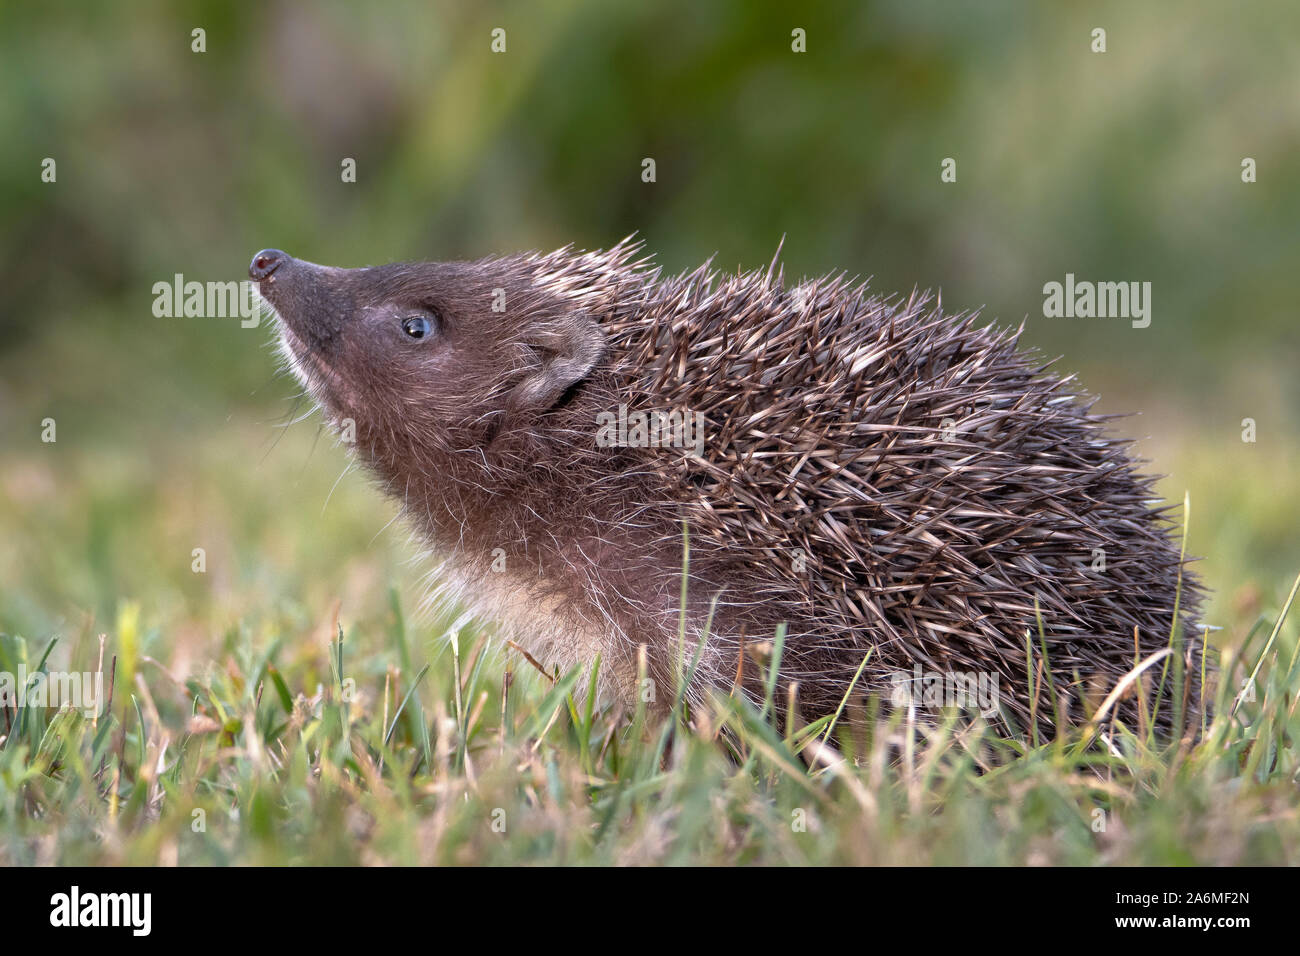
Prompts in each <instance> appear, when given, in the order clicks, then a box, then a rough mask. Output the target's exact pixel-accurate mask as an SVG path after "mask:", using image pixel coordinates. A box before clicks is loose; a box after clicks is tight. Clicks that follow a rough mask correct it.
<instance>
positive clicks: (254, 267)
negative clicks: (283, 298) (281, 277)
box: [248, 249, 289, 282]
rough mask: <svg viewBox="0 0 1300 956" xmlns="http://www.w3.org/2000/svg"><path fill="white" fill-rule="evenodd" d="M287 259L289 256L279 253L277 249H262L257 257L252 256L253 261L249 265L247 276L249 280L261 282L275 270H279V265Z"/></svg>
mask: <svg viewBox="0 0 1300 956" xmlns="http://www.w3.org/2000/svg"><path fill="white" fill-rule="evenodd" d="M288 258H289V254H288V253H286V252H281V251H280V250H279V249H263V250H262V251H261V252H259V253H258V254H257V255H255V256H253V261H252V262H251V263H249V266H248V274H249V276H250V277H251V278H253V279H256V280H257V281H258V282H261V281H262V280H263V279H265V278H266V277H267V276H269V275H270V274H271V273H272V272H274V271H275V270H276V269H278V268H280V263H282V262H284V260H285V259H288Z"/></svg>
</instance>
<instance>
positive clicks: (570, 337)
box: [506, 312, 605, 419]
mask: <svg viewBox="0 0 1300 956" xmlns="http://www.w3.org/2000/svg"><path fill="white" fill-rule="evenodd" d="M526 341H527V344H528V345H529V346H530V347H532V348H533V349H534V350H535V351H536V353H537V355H538V360H539V361H540V362H541V368H539V369H535V370H533V371H530V372H529V374H528V375H527V377H525V378H524V379H523V381H521V382H520V383H519V384H518V385H516V386H515V387H514V389H513V390H512V391H511V392H510V395H509V397H508V398H507V399H506V418H507V419H509V418H510V417H512V416H513V415H514V413H516V412H521V411H524V410H531V411H534V412H544V411H546V409H548V408H550V407H551V406H552V405H554V404H555V403H556V402H558V401H559V400H560V396H562V395H563V394H564V393H565V392H566V391H568V390H569V389H570V388H571V387H573V386H574V385H576V384H577V383H578V382H581V381H582V380H583V379H584V378H586V377H587V375H588V374H590V372H591V370H592V369H593V368H595V367H596V363H597V362H599V361H600V360H601V358H602V356H604V354H605V334H604V332H602V331H601V328H600V323H598V322H597V321H596V320H595V319H593V318H592V317H591V316H589V315H587V314H586V313H585V312H572V313H569V314H568V315H565V316H564V317H562V318H561V319H559V320H558V321H555V322H550V323H546V324H539V325H538V326H536V327H534V328H533V329H532V330H530V334H529V336H528V338H527V340H526Z"/></svg>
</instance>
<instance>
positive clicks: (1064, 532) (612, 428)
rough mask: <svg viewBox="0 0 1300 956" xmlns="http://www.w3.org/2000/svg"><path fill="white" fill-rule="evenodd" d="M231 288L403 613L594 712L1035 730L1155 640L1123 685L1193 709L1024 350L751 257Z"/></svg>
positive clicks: (1152, 590)
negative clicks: (344, 458) (749, 267)
mask: <svg viewBox="0 0 1300 956" xmlns="http://www.w3.org/2000/svg"><path fill="white" fill-rule="evenodd" d="M249 274H250V276H251V278H252V279H253V280H255V281H256V282H257V284H258V288H259V291H260V293H261V295H262V298H263V299H264V300H265V301H266V302H267V303H269V305H270V306H271V307H272V309H273V310H274V312H275V314H276V316H277V318H278V321H277V325H278V327H279V331H280V337H281V343H282V353H283V356H284V359H285V362H286V364H287V366H288V367H289V368H290V369H291V370H292V371H293V373H294V374H295V375H296V376H297V378H298V379H299V380H300V381H301V383H302V384H303V386H304V387H305V390H306V392H307V393H308V394H309V395H310V396H311V397H312V399H314V401H315V402H316V403H317V404H318V405H319V406H320V407H321V409H322V410H323V413H324V416H325V417H326V419H327V420H328V421H329V422H330V423H332V424H333V425H334V426H335V427H336V428H338V429H340V431H341V433H343V434H345V435H346V436H347V438H348V440H349V441H350V444H351V448H352V451H353V454H355V456H356V457H357V458H358V459H360V461H362V462H363V463H364V464H365V465H366V466H367V468H368V470H369V471H370V473H371V474H372V475H373V477H374V478H375V480H376V481H377V483H378V484H379V486H380V487H381V488H382V489H383V490H384V491H385V492H386V493H387V494H388V495H390V496H391V497H392V498H393V499H395V500H396V501H397V502H398V503H400V506H401V509H402V511H403V513H404V514H405V516H406V518H407V519H408V521H409V523H410V524H411V526H412V529H413V531H414V532H415V534H416V535H417V536H418V538H419V539H420V540H421V541H422V542H424V543H425V544H426V545H427V548H428V553H429V554H430V555H431V556H432V560H433V565H434V568H433V572H432V574H431V581H432V582H433V583H432V584H431V594H430V598H431V600H432V601H434V602H435V603H437V602H446V603H447V604H449V605H454V606H458V607H461V608H467V609H468V610H469V612H470V613H473V614H475V615H478V616H480V617H481V618H482V619H484V620H487V621H491V622H494V623H495V625H496V628H497V630H498V632H499V633H500V634H501V635H502V636H503V637H504V638H506V639H507V640H508V641H510V642H513V643H514V644H515V645H517V646H518V647H520V648H521V649H523V650H524V651H525V652H526V653H527V654H528V655H529V656H530V657H531V658H532V659H533V660H534V661H536V662H540V663H541V664H542V665H543V666H544V667H545V668H547V669H548V671H549V672H551V673H557V672H566V671H569V670H570V669H573V668H580V669H581V672H582V673H583V674H592V673H594V675H595V678H594V680H595V685H594V687H593V688H592V691H593V692H594V693H596V694H598V695H599V699H601V700H603V701H607V702H624V703H626V704H628V705H631V706H635V705H636V703H637V702H638V701H643V702H644V701H651V702H654V701H658V702H663V701H669V702H672V701H674V700H675V699H682V700H684V701H685V702H686V703H687V705H688V706H691V705H695V706H698V705H700V704H701V703H703V702H704V701H706V700H708V699H709V698H710V697H711V695H715V694H721V695H732V696H739V697H741V698H744V699H746V700H749V701H750V702H758V701H760V700H762V699H764V692H765V688H766V687H767V685H768V680H767V678H768V677H769V675H771V676H774V677H775V679H776V680H777V681H779V686H780V688H781V691H780V693H779V694H778V695H777V696H778V697H779V699H780V700H781V701H789V702H791V704H792V706H794V707H795V708H796V709H797V716H798V717H799V718H800V719H802V720H810V719H814V718H816V717H818V716H823V715H826V714H829V713H833V712H840V711H841V710H842V709H843V708H844V707H845V705H846V704H847V703H849V702H850V701H853V702H855V703H854V706H857V705H858V704H861V703H862V701H863V699H864V698H865V697H869V696H871V695H875V696H876V697H877V698H878V699H879V700H883V701H887V702H889V703H890V706H907V707H909V708H913V710H914V711H915V710H916V709H918V708H919V709H920V710H922V711H929V710H931V709H933V708H936V707H941V706H943V705H944V704H951V703H953V700H952V699H950V698H947V699H939V698H940V697H942V696H943V695H939V697H935V696H934V695H929V696H927V695H923V694H921V693H919V692H918V691H919V690H920V688H921V687H923V686H924V687H926V688H927V689H929V690H934V689H936V688H940V689H941V688H944V687H953V686H955V687H958V688H961V687H963V686H964V687H966V688H967V689H968V690H969V689H971V688H973V687H974V686H975V685H974V683H966V684H963V683H962V682H963V681H967V682H973V681H976V680H979V681H985V682H987V684H981V685H980V686H988V687H991V688H992V689H993V700H994V706H993V707H992V708H989V709H988V710H986V711H985V716H986V717H990V718H991V719H992V720H993V721H995V722H997V723H999V724H1000V725H1001V726H1003V727H1005V728H1006V729H1007V730H1008V731H1009V732H1012V733H1014V732H1017V731H1024V730H1025V729H1026V728H1027V727H1028V726H1029V725H1030V723H1031V722H1036V725H1035V726H1036V728H1037V727H1041V728H1042V729H1043V730H1045V731H1052V730H1054V729H1057V725H1058V724H1081V723H1083V722H1085V721H1087V720H1089V719H1090V718H1092V717H1093V715H1094V711H1095V710H1096V708H1097V705H1098V703H1099V702H1100V701H1101V699H1102V698H1103V697H1104V696H1105V695H1106V694H1107V692H1109V691H1111V690H1112V689H1113V688H1115V687H1116V686H1117V685H1118V684H1119V683H1120V681H1121V680H1122V678H1123V677H1124V675H1126V674H1127V673H1128V672H1130V671H1132V670H1133V669H1134V667H1135V666H1136V665H1137V664H1138V663H1139V662H1140V661H1145V660H1146V659H1147V658H1149V657H1150V656H1151V655H1153V654H1156V653H1158V652H1160V651H1161V649H1162V648H1165V647H1166V646H1169V645H1170V644H1171V643H1172V644H1173V646H1174V647H1176V648H1181V649H1182V650H1183V652H1184V656H1183V657H1182V658H1178V657H1177V656H1173V655H1171V656H1170V657H1169V658H1166V660H1165V663H1164V665H1163V667H1164V668H1165V673H1168V668H1169V663H1170V661H1171V660H1173V661H1175V662H1176V666H1175V673H1176V674H1178V675H1182V674H1183V673H1184V671H1185V675H1186V676H1185V680H1179V681H1178V682H1177V684H1176V683H1175V681H1173V680H1170V681H1169V682H1168V683H1166V681H1165V680H1164V679H1163V678H1162V679H1161V680H1159V682H1158V686H1153V685H1155V684H1156V682H1154V681H1152V680H1150V678H1152V676H1153V675H1155V674H1157V673H1159V672H1160V671H1161V668H1159V667H1155V668H1152V669H1151V670H1150V672H1149V673H1147V675H1146V679H1147V681H1148V686H1147V696H1146V697H1145V702H1146V704H1147V705H1148V708H1149V707H1150V704H1151V703H1152V700H1153V695H1154V694H1157V693H1158V692H1159V690H1160V688H1164V690H1165V699H1163V700H1161V702H1160V704H1161V706H1159V707H1158V708H1154V710H1155V713H1156V724H1157V727H1158V729H1163V730H1164V731H1167V732H1175V733H1177V732H1181V729H1180V728H1178V727H1175V726H1174V720H1175V717H1174V714H1175V712H1176V711H1177V713H1179V714H1188V713H1193V712H1195V711H1196V708H1197V707H1198V705H1199V701H1200V693H1199V690H1200V688H1199V677H1198V672H1199V670H1200V666H1199V664H1198V662H1199V661H1200V657H1198V656H1197V652H1198V650H1200V648H1201V645H1200V643H1199V640H1198V634H1197V629H1196V626H1195V624H1194V623H1193V622H1194V621H1195V620H1196V615H1197V612H1198V609H1199V607H1200V604H1201V602H1202V600H1203V590H1202V588H1201V585H1200V584H1199V582H1198V581H1197V579H1196V577H1195V576H1194V574H1193V573H1192V572H1191V571H1190V570H1189V569H1188V568H1187V567H1186V563H1187V559H1186V558H1185V556H1184V555H1183V553H1182V551H1181V549H1180V547H1179V546H1178V542H1177V540H1176V534H1175V532H1176V529H1175V527H1174V525H1175V519H1174V517H1173V516H1172V515H1171V514H1170V512H1171V511H1172V510H1173V509H1172V506H1166V505H1163V504H1162V503H1161V501H1160V499H1159V498H1158V497H1157V495H1156V494H1155V493H1154V491H1153V487H1152V485H1153V482H1154V481H1155V480H1156V479H1155V477H1153V476H1148V475H1145V474H1143V473H1142V471H1141V465H1143V464H1144V462H1143V461H1142V460H1141V459H1135V458H1134V457H1132V455H1131V454H1130V446H1131V444H1132V442H1131V440H1127V439H1121V438H1117V437H1113V436H1112V435H1110V434H1109V431H1108V429H1109V425H1108V422H1109V420H1110V419H1111V418H1113V417H1115V416H1104V415H1100V414H1097V413H1094V412H1093V410H1092V409H1093V405H1094V403H1095V399H1094V398H1092V397H1090V396H1089V395H1088V394H1087V393H1085V392H1084V391H1082V389H1080V388H1079V387H1077V386H1076V384H1075V383H1074V378H1073V376H1064V375H1060V374H1057V373H1056V372H1055V370H1054V368H1053V366H1054V365H1055V362H1054V361H1052V362H1049V361H1044V360H1043V359H1042V358H1041V356H1040V355H1038V353H1036V352H1034V351H1033V350H1030V349H1026V348H1021V347H1020V346H1019V339H1020V336H1021V334H1022V332H1023V329H1024V325H1023V323H1022V324H1021V326H1020V328H1019V329H1003V328H998V327H997V326H995V325H991V324H989V325H986V324H981V323H980V322H979V321H978V315H977V313H969V312H963V313H957V314H948V313H945V312H944V311H943V309H942V306H941V303H940V302H939V301H938V300H937V299H936V298H935V297H934V296H932V295H930V294H929V293H920V292H915V291H914V292H913V293H912V294H911V295H908V296H881V295H877V294H875V293H873V292H872V291H871V290H870V289H869V288H868V284H867V283H866V282H859V281H858V280H856V279H850V278H849V277H848V276H847V275H846V274H844V273H838V274H835V273H833V274H829V275H827V276H824V277H822V278H820V279H816V280H808V281H801V282H798V283H793V284H790V285H787V283H786V281H785V277H784V269H783V267H782V266H781V265H780V248H779V247H778V250H777V256H776V257H774V259H773V260H772V262H771V264H770V265H769V266H767V267H766V268H760V269H756V270H753V271H745V272H739V273H737V274H723V273H720V272H719V271H717V270H715V269H714V268H713V266H712V261H711V260H710V261H709V262H706V263H705V264H704V265H702V266H701V267H699V268H698V269H695V270H694V271H691V272H687V273H683V274H680V275H675V276H673V275H665V274H663V272H662V270H661V269H659V268H658V267H657V266H656V265H655V264H654V261H653V258H652V257H651V256H649V255H646V254H645V252H644V246H643V244H641V243H640V242H638V241H634V240H633V239H631V238H629V239H625V240H623V241H622V242H620V243H618V244H616V245H615V246H613V247H612V248H610V249H608V250H603V251H591V252H588V251H579V250H575V249H574V248H573V247H571V246H569V247H565V248H563V249H560V250H558V251H556V252H552V253H549V254H543V253H537V252H533V253H526V254H519V255H508V256H500V257H492V258H486V259H481V260H478V261H470V262H414V263H398V264H390V265H382V266H375V267H365V268H356V269H344V268H334V267H328V266H321V265H316V264H313V263H310V262H306V261H303V260H298V259H295V258H293V257H292V256H290V255H288V254H286V253H284V252H281V251H279V250H276V249H266V250H263V251H261V252H259V253H257V254H256V255H255V256H254V258H253V260H252V264H251V265H250V269H249ZM778 652H779V653H778ZM1177 664H1181V665H1182V666H1177ZM936 681H937V682H936ZM1128 683H1131V682H1128ZM1175 686H1181V687H1182V700H1181V701H1174V700H1170V699H1168V698H1170V697H1172V693H1171V691H1172V689H1173V688H1174V687H1175ZM769 693H770V690H769ZM972 697H973V695H970V696H968V697H967V698H965V699H963V700H958V701H957V703H958V705H959V706H967V707H970V706H974V705H973V704H972V703H971V698H972ZM1053 697H1054V698H1055V699H1052V698H1053ZM982 703H983V702H981V707H982ZM1139 703H1140V702H1139V700H1138V699H1137V695H1135V694H1133V693H1132V692H1130V693H1129V694H1128V695H1127V696H1126V697H1124V698H1123V699H1122V700H1121V702H1120V703H1119V705H1118V706H1115V707H1114V708H1113V709H1112V710H1111V711H1110V716H1111V719H1116V718H1118V719H1121V720H1123V721H1125V723H1126V724H1127V725H1128V726H1130V727H1133V728H1135V729H1136V727H1137V726H1138V722H1139V720H1140V719H1142V718H1141V717H1140V716H1139V714H1138V708H1139ZM1175 705H1181V706H1175ZM1142 716H1145V715H1142Z"/></svg>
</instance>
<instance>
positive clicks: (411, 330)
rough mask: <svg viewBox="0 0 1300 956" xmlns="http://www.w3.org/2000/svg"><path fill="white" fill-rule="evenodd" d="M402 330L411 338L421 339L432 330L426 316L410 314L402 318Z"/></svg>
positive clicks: (431, 324)
mask: <svg viewBox="0 0 1300 956" xmlns="http://www.w3.org/2000/svg"><path fill="white" fill-rule="evenodd" d="M402 331H403V332H405V333H406V334H407V335H409V336H410V337H411V338H413V339H422V338H424V337H425V336H426V335H428V334H429V333H430V332H432V331H433V323H432V322H430V321H429V319H428V316H424V315H411V316H407V317H406V318H405V319H403V320H402Z"/></svg>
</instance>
